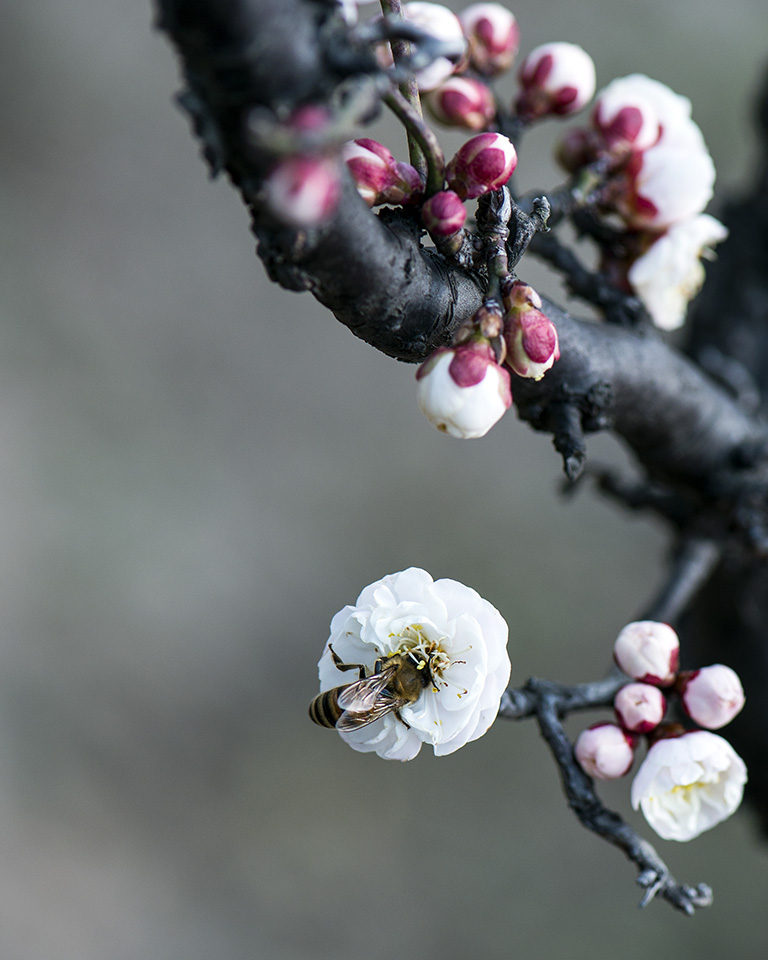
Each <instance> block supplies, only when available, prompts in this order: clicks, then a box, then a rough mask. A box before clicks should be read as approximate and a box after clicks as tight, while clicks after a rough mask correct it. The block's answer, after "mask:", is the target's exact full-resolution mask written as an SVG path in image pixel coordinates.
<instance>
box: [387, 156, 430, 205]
mask: <svg viewBox="0 0 768 960" xmlns="http://www.w3.org/2000/svg"><path fill="white" fill-rule="evenodd" d="M423 193H424V184H423V183H422V182H421V177H420V176H419V171H418V170H417V169H416V167H412V166H411V164H410V163H401V162H400V161H399V160H398V161H397V163H396V164H395V170H394V179H393V180H392V183H391V184H390V185H389V186H388V187H385V188H384V189H383V190H382V192H381V197H382V200H383V201H384V202H385V203H393V204H408V203H418V201H419V200H420V199H421V197H422V194H423Z"/></svg>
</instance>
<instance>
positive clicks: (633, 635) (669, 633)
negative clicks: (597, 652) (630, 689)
mask: <svg viewBox="0 0 768 960" xmlns="http://www.w3.org/2000/svg"><path fill="white" fill-rule="evenodd" d="M613 659H614V660H615V661H616V663H617V664H618V666H619V668H620V669H621V670H623V671H624V673H626V675H627V676H628V677H632V679H633V680H642V681H643V683H652V684H654V686H657V687H668V686H669V685H670V684H671V683H674V680H675V674H676V673H677V666H678V663H679V662H680V641H679V639H678V637H677V634H676V633H675V631H674V630H673V629H672V627H670V626H669V624H667V623H659V622H658V621H657V620H635V621H634V622H633V623H628V624H627V625H626V627H624V629H623V630H622V631H621V632H620V633H619V635H618V637H617V638H616V641H615V643H614V645H613Z"/></svg>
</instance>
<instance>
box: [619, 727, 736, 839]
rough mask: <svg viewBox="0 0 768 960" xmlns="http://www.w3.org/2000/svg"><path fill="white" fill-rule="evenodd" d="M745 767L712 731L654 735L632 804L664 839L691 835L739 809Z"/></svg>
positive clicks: (635, 784)
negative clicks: (663, 736) (667, 736)
mask: <svg viewBox="0 0 768 960" xmlns="http://www.w3.org/2000/svg"><path fill="white" fill-rule="evenodd" d="M746 782H747V768H746V766H745V765H744V761H743V760H742V759H741V757H740V756H739V755H738V754H737V753H736V751H735V750H734V749H733V747H732V746H731V745H730V743H728V741H727V740H724V739H723V738H722V737H719V736H718V735H717V734H715V733H709V732H708V731H707V730H694V731H693V732H691V733H685V734H683V735H682V736H681V737H672V738H670V739H666V740H658V741H657V742H656V743H654V744H653V746H652V747H651V748H650V750H649V751H648V755H647V756H646V758H645V760H644V761H643V763H642V764H641V766H640V769H639V770H638V771H637V775H636V776H635V779H634V781H633V783H632V806H633V807H634V809H635V810H637V809H638V808H640V809H641V810H642V812H643V816H644V817H645V819H646V820H647V821H648V823H649V824H650V825H651V827H653V829H654V830H655V831H656V833H658V835H659V836H660V837H663V839H664V840H680V841H683V840H692V839H693V838H694V837H698V835H699V834H700V833H703V832H704V831H705V830H709V829H710V828H712V827H714V826H715V825H716V824H718V823H720V822H721V821H722V820H725V819H727V818H728V817H730V815H731V814H732V813H733V812H734V811H735V810H736V809H737V808H738V806H739V804H740V803H741V798H742V795H743V793H744V784H745V783H746Z"/></svg>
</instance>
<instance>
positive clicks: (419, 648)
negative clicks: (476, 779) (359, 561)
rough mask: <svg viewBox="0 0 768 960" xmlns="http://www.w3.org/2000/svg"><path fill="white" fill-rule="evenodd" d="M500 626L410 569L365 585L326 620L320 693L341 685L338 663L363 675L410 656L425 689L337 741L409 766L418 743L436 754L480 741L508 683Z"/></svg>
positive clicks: (485, 610)
mask: <svg viewBox="0 0 768 960" xmlns="http://www.w3.org/2000/svg"><path fill="white" fill-rule="evenodd" d="M507 635H508V628H507V624H506V622H505V621H504V618H503V617H502V616H501V614H500V613H499V612H498V610H496V608H495V607H494V606H492V605H491V604H490V603H489V602H488V601H487V600H484V599H483V598H482V597H481V596H480V595H479V594H478V593H476V592H475V591H474V590H473V589H471V588H470V587H467V586H464V584H462V583H458V582H457V581H456V580H447V579H446V580H433V579H432V577H431V576H430V575H429V574H428V573H427V572H426V571H425V570H421V569H419V568H418V567H410V568H409V569H407V570H403V571H401V572H400V573H393V574H390V575H389V576H386V577H384V578H383V579H381V580H377V581H376V582H375V583H372V584H370V585H369V586H367V587H365V589H364V590H363V591H362V593H361V594H360V596H359V597H358V598H357V602H356V604H355V605H354V606H346V607H344V609H343V610H340V611H339V612H338V613H337V614H336V615H335V616H334V618H333V620H332V621H331V633H330V637H329V638H328V643H327V644H326V647H325V651H324V652H323V655H322V657H321V658H320V662H319V664H318V670H319V676H320V690H321V692H322V691H326V690H330V689H332V688H333V687H337V686H340V685H342V684H346V683H349V682H350V674H349V673H348V672H342V671H340V670H338V669H337V667H336V665H335V663H334V661H333V657H332V654H331V649H330V648H331V646H332V647H333V651H334V652H335V653H336V654H337V656H338V657H340V658H341V660H342V661H344V662H346V663H355V664H364V665H365V666H366V667H368V668H369V669H371V668H373V666H374V664H375V662H376V660H377V659H379V658H386V657H387V656H388V655H391V654H395V653H405V652H413V653H414V654H416V655H417V656H421V657H423V658H424V659H425V660H428V661H429V669H430V673H431V677H432V680H433V683H432V684H431V685H428V686H427V687H426V688H425V689H424V691H423V692H422V693H421V694H420V696H419V699H418V700H417V701H416V702H415V703H413V704H411V705H409V706H405V707H402V708H401V710H400V717H401V718H402V719H399V718H398V717H397V716H396V715H395V714H394V713H388V714H387V715H386V716H383V717H380V718H379V719H377V720H375V721H374V722H373V723H371V724H369V725H367V726H364V727H361V728H359V729H357V730H352V731H340V732H339V733H340V736H341V737H342V738H343V739H344V740H346V742H347V743H348V744H349V745H350V746H351V747H352V748H353V749H354V750H359V751H361V752H363V753H368V752H372V751H373V752H376V753H377V754H378V755H379V756H380V757H383V758H384V759H386V760H411V759H412V758H413V757H415V756H416V754H417V753H418V752H419V750H420V749H421V746H422V744H423V743H430V744H432V746H433V749H434V752H435V754H436V755H437V756H445V755H446V754H449V753H453V752H454V751H455V750H458V749H459V747H462V746H464V744H465V743H469V742H470V741H471V740H476V739H477V738H478V737H480V736H482V735H483V734H484V733H485V732H486V731H487V730H488V728H489V727H490V725H491V724H492V723H493V721H494V719H495V717H496V714H497V713H498V710H499V702H500V700H501V695H502V693H503V692H504V689H505V687H506V685H507V683H508V681H509V674H510V663H509V656H508V654H507Z"/></svg>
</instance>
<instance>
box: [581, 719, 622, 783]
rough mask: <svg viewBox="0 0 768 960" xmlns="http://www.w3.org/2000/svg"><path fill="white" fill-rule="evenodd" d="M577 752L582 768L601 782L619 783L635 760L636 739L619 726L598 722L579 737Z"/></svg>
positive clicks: (583, 731)
mask: <svg viewBox="0 0 768 960" xmlns="http://www.w3.org/2000/svg"><path fill="white" fill-rule="evenodd" d="M573 752H574V755H575V756H576V760H577V761H578V764H579V766H580V767H581V769H582V770H583V771H584V773H586V774H588V775H589V776H590V777H595V778H596V779H597V780H618V778H619V777H623V776H624V775H625V774H627V773H629V770H630V768H631V766H632V762H633V760H634V759H635V753H634V737H632V735H631V734H628V733H626V731H624V730H622V729H621V727H617V726H616V724H615V723H596V724H594V726H591V727H588V728H587V729H586V730H582V732H581V733H580V734H579V735H578V737H577V738H576V743H575V744H574V745H573Z"/></svg>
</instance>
